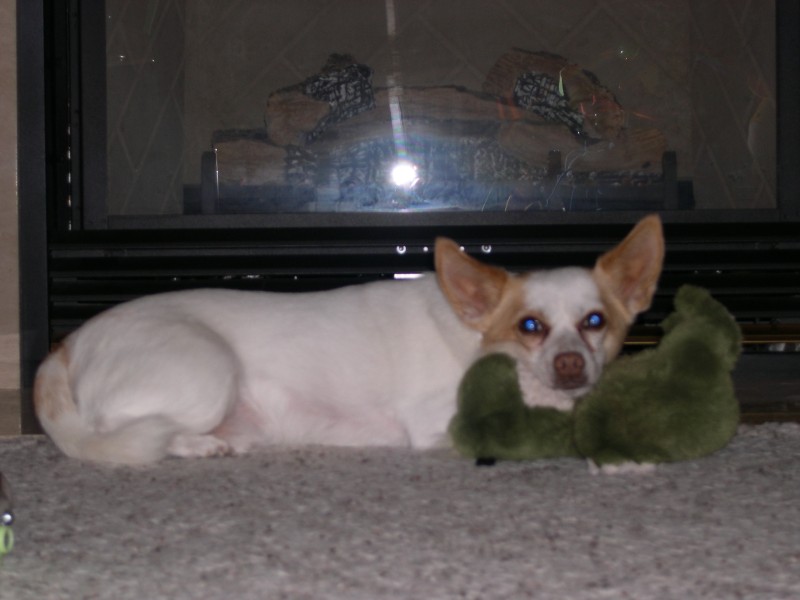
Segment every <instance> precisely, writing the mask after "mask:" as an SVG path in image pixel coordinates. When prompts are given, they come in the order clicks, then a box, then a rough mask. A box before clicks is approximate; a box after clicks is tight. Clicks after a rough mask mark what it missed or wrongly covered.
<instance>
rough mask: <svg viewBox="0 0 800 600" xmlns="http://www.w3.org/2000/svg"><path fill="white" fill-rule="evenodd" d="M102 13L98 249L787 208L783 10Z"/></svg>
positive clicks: (210, 4) (417, 0)
mask: <svg viewBox="0 0 800 600" xmlns="http://www.w3.org/2000/svg"><path fill="white" fill-rule="evenodd" d="M85 4H86V5H87V6H93V5H99V4H102V3H98V2H94V3H85ZM83 12H84V13H86V9H84V11H83ZM103 13H104V14H103V15H102V19H97V16H96V15H95V16H94V17H91V16H86V15H85V14H83V15H82V16H81V18H84V19H90V18H94V19H95V22H97V23H101V22H102V26H101V27H92V28H87V27H84V30H83V31H82V32H81V36H82V37H83V38H86V41H85V46H86V47H87V48H97V49H99V51H100V52H99V54H102V53H104V55H103V56H102V60H103V64H102V66H101V67H99V68H94V69H93V70H90V69H85V72H84V74H83V75H82V77H83V86H84V88H85V89H86V88H87V87H88V88H89V89H91V86H97V87H98V89H100V92H101V93H99V94H95V95H91V96H90V95H88V94H86V93H85V91H84V97H83V99H82V101H83V102H84V103H86V102H93V101H94V100H92V98H94V97H97V98H99V101H98V102H100V104H99V105H98V109H99V110H98V111H97V114H98V115H99V116H98V118H97V123H96V126H95V127H94V128H93V129H92V132H90V133H86V134H85V135H84V145H83V147H84V152H85V153H89V154H91V153H92V152H99V153H100V154H99V155H94V156H89V154H87V158H86V159H85V160H86V161H87V163H86V164H89V163H92V164H93V166H94V168H93V169H92V172H91V174H90V175H89V174H88V169H86V168H84V173H85V174H84V176H83V178H84V184H86V183H87V182H86V181H85V180H86V178H87V177H89V176H90V177H92V179H93V181H94V182H95V184H93V185H91V186H89V185H85V187H84V190H83V194H82V198H83V203H84V206H83V215H84V223H83V226H85V227H87V228H96V227H100V228H104V227H113V226H125V223H126V220H132V222H136V220H135V217H143V216H146V217H153V218H154V217H176V216H181V215H192V214H195V215H196V214H203V215H223V214H227V215H230V214H239V215H241V214H262V215H264V214H266V215H281V214H303V215H319V214H329V213H348V214H362V213H408V212H412V213H427V212H435V213H442V212H468V213H500V212H505V213H511V214H512V215H517V216H518V217H519V218H520V219H526V218H531V217H530V215H531V214H539V213H542V212H547V211H562V212H568V211H576V212H578V211H584V212H585V211H620V210H634V211H651V210H657V211H670V210H675V211H679V210H702V209H728V210H730V209H733V210H742V209H747V210H751V209H775V208H776V206H777V186H776V122H777V121H776V111H777V105H776V35H775V27H776V6H775V3H774V2H771V1H763V2H762V1H759V2H750V1H744V0H736V1H731V0H597V1H595V0H592V1H588V0H587V1H583V0H581V1H574V2H573V1H570V2H556V1H553V0H502V1H489V0H292V1H291V2H288V1H276V2H263V1H260V0H234V1H230V2H216V1H213V0H106V2H105V3H104V6H103ZM83 59H84V60H87V59H86V58H85V55H84V58H83ZM78 129H79V128H76V129H75V131H78ZM89 141H92V142H93V143H91V144H89V143H88V142H89ZM98 148H99V149H100V150H99V151H98V150H96V149H98ZM98 182H99V185H97V183H98Z"/></svg>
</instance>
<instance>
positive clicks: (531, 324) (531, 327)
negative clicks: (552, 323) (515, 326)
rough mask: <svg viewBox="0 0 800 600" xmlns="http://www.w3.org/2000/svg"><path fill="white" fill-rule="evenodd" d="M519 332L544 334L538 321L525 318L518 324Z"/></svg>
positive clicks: (542, 327) (542, 326) (532, 318)
mask: <svg viewBox="0 0 800 600" xmlns="http://www.w3.org/2000/svg"><path fill="white" fill-rule="evenodd" d="M519 330H520V331H521V332H522V333H544V325H542V322H541V321H540V320H539V319H536V318H534V317H525V318H524V319H522V320H520V322H519Z"/></svg>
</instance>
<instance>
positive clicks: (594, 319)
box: [581, 312, 606, 329]
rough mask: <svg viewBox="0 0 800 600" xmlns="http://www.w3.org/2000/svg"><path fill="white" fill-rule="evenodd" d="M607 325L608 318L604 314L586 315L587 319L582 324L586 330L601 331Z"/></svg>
mask: <svg viewBox="0 0 800 600" xmlns="http://www.w3.org/2000/svg"><path fill="white" fill-rule="evenodd" d="M605 324H606V318H605V317H604V316H603V314H602V313H599V312H593V313H589V314H588V315H586V318H585V319H584V320H583V323H581V325H582V327H583V328H584V329H600V328H601V327H603V326H604V325H605Z"/></svg>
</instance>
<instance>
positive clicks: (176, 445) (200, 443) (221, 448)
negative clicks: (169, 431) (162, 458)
mask: <svg viewBox="0 0 800 600" xmlns="http://www.w3.org/2000/svg"><path fill="white" fill-rule="evenodd" d="M167 453H168V454H169V455H170V456H180V457H182V458H207V457H210V456H228V455H230V454H233V450H232V448H231V447H230V444H228V442H226V441H225V440H223V439H220V438H218V437H216V436H214V435H193V434H179V435H176V436H175V437H174V438H172V442H171V443H170V445H169V447H168V448H167Z"/></svg>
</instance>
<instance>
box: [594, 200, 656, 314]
mask: <svg viewBox="0 0 800 600" xmlns="http://www.w3.org/2000/svg"><path fill="white" fill-rule="evenodd" d="M663 263H664V233H663V231H662V228H661V219H660V218H659V216H658V215H650V216H648V217H645V218H644V219H642V220H641V221H639V223H637V224H636V226H635V227H634V228H633V229H632V230H631V232H630V233H629V234H628V236H627V237H626V238H625V239H624V240H622V242H620V244H619V245H617V246H616V247H615V248H613V249H611V250H609V251H608V252H606V253H605V254H603V255H602V256H601V257H600V258H599V259H597V263H596V264H595V267H594V276H595V278H596V279H597V281H598V283H600V285H601V287H602V288H605V289H608V290H609V291H610V293H611V294H612V295H613V296H614V298H615V299H616V300H618V301H619V302H620V303H621V304H622V307H623V308H624V309H625V311H626V312H627V316H628V318H629V320H630V321H632V320H633V318H634V317H635V316H636V315H637V314H639V313H640V312H642V311H644V310H647V309H648V308H650V304H651V303H652V301H653V294H655V291H656V287H657V285H658V278H659V277H660V276H661V268H662V266H663Z"/></svg>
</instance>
